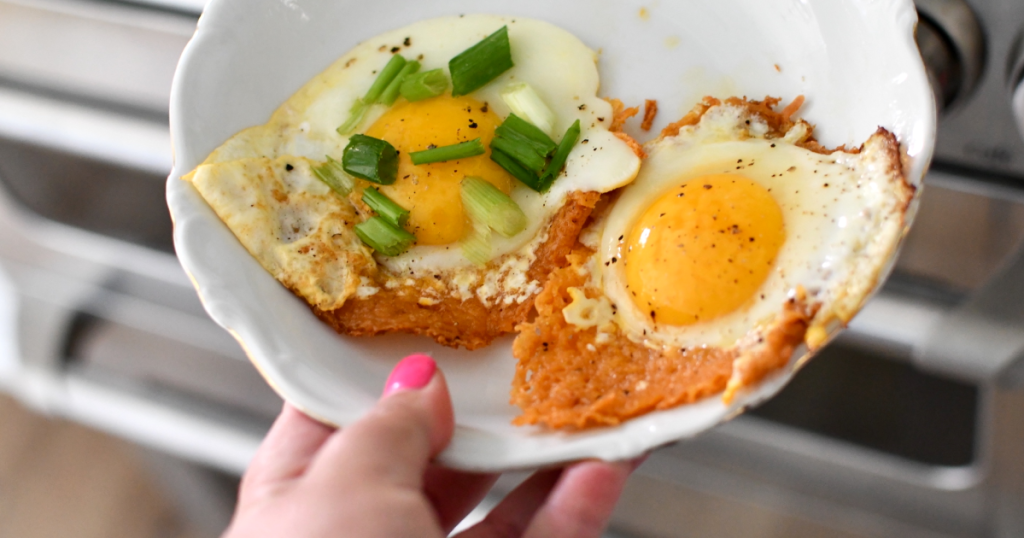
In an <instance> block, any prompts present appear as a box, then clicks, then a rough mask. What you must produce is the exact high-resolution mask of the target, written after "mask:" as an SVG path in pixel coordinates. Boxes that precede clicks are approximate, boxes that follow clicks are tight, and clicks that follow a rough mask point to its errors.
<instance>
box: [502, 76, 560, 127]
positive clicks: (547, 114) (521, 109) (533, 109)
mask: <svg viewBox="0 0 1024 538" xmlns="http://www.w3.org/2000/svg"><path fill="white" fill-rule="evenodd" d="M501 99H502V100H503V101H505V104H506V105H508V107H509V108H510V109H512V113H513V114H517V115H519V116H521V117H523V118H524V119H526V120H527V121H529V122H530V123H532V124H533V125H536V126H537V128H538V129H540V130H541V131H543V132H544V134H546V135H548V136H551V132H552V130H553V129H554V128H555V113H554V112H552V111H551V109H550V108H548V105H546V104H545V103H544V100H543V99H541V98H540V95H538V94H537V92H536V90H534V89H533V86H530V85H529V84H527V83H525V82H517V83H514V84H509V85H508V86H507V87H506V88H505V89H504V90H502V91H501Z"/></svg>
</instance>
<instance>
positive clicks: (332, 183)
mask: <svg viewBox="0 0 1024 538" xmlns="http://www.w3.org/2000/svg"><path fill="white" fill-rule="evenodd" d="M313 174H314V175H316V177H318V178H320V181H323V182H324V183H326V184H327V186H328V187H330V188H331V190H333V191H334V192H336V193H338V194H340V195H342V196H348V193H350V192H352V189H353V188H354V187H355V183H354V182H353V181H352V178H350V177H348V175H347V174H346V173H345V169H344V168H343V167H342V166H341V163H339V162H338V161H336V160H334V159H332V158H331V156H330V155H328V156H327V162H325V163H324V164H322V165H320V166H317V167H314V168H313Z"/></svg>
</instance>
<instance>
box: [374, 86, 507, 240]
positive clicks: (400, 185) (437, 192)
mask: <svg viewBox="0 0 1024 538" xmlns="http://www.w3.org/2000/svg"><path fill="white" fill-rule="evenodd" d="M499 125H501V119H500V118H499V117H498V116H497V114H495V113H494V112H493V111H491V110H490V109H489V107H488V106H487V104H486V103H481V102H479V101H477V100H475V99H471V98H469V97H451V96H448V95H445V96H440V97H435V98H433V99H427V100H424V101H418V102H415V103H409V102H405V101H403V102H401V103H399V104H396V105H395V106H393V107H391V108H390V109H389V110H388V111H387V112H385V113H384V115H383V116H381V117H380V119H378V120H377V121H376V122H375V123H374V124H373V125H372V126H370V128H369V129H368V130H367V131H366V133H365V134H366V135H367V136H372V137H374V138H379V139H382V140H387V141H388V142H389V143H391V145H392V146H394V147H395V149H397V150H398V151H399V154H398V179H397V180H396V181H395V183H394V184H392V185H387V186H383V187H380V191H381V192H382V193H384V194H385V195H387V196H388V197H389V198H391V199H392V200H394V201H395V203H397V204H398V205H400V206H402V207H404V208H405V209H408V210H409V222H408V224H407V225H406V229H408V230H409V231H410V232H412V233H413V234H414V235H416V241H417V243H418V244H420V245H447V244H449V243H453V242H455V241H458V240H459V239H461V238H462V236H463V235H464V234H465V232H466V231H468V229H469V222H468V220H467V217H466V215H465V213H464V212H463V209H462V195H461V182H462V179H463V178H465V177H466V176H476V177H479V178H482V179H484V180H485V181H488V182H490V183H492V184H493V185H494V186H496V187H498V188H499V189H501V190H502V192H505V193H506V194H507V193H508V192H509V191H510V190H511V188H512V176H511V175H509V173H508V172H506V171H505V170H504V169H503V168H501V167H500V166H498V164H497V163H495V162H494V161H492V160H491V158H490V154H491V150H490V143H491V139H492V138H494V129H495V128H497V127H498V126H499ZM475 138H479V139H480V141H481V142H482V143H483V145H484V147H485V148H488V149H487V152H486V153H484V154H483V155H479V156H476V157H470V158H468V159H459V160H456V161H447V162H440V163H431V164H425V165H420V166H415V165H413V164H412V159H411V158H410V157H409V153H410V152H413V151H422V150H425V149H428V148H430V147H441V146H449V145H452V144H458V143H460V142H465V141H467V140H473V139H475Z"/></svg>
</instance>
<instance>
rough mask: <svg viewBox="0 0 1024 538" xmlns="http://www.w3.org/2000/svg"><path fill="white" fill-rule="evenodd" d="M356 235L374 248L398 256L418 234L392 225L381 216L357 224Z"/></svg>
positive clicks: (410, 244)
mask: <svg viewBox="0 0 1024 538" xmlns="http://www.w3.org/2000/svg"><path fill="white" fill-rule="evenodd" d="M354 229H355V232H356V235H358V236H359V239H361V240H362V241H363V243H366V244H367V245H369V246H370V248H372V249H373V250H376V251H377V252H380V253H381V254H383V255H385V256H398V255H399V254H401V253H403V252H405V251H406V250H408V249H409V247H410V246H412V244H413V242H415V241H416V236H415V235H413V234H411V233H409V232H407V231H405V230H403V229H401V228H398V227H397V226H392V225H391V224H390V223H388V221H386V220H384V219H383V218H381V217H370V219H369V220H367V221H366V222H363V223H360V224H356V225H355V227H354Z"/></svg>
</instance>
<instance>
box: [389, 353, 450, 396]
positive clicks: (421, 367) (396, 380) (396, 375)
mask: <svg viewBox="0 0 1024 538" xmlns="http://www.w3.org/2000/svg"><path fill="white" fill-rule="evenodd" d="M435 370H437V363H435V362H434V359H432V358H430V356H429V355H423V354H416V355H409V356H408V357H406V358H404V359H402V361H401V362H399V363H398V364H397V365H395V369H394V370H391V375H389V376H388V380H387V382H386V383H384V394H383V395H382V396H381V397H385V396H388V395H389V394H392V393H395V392H398V391H401V390H410V389H421V388H423V387H425V386H427V383H429V382H430V379H431V378H432V377H434V371H435Z"/></svg>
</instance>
